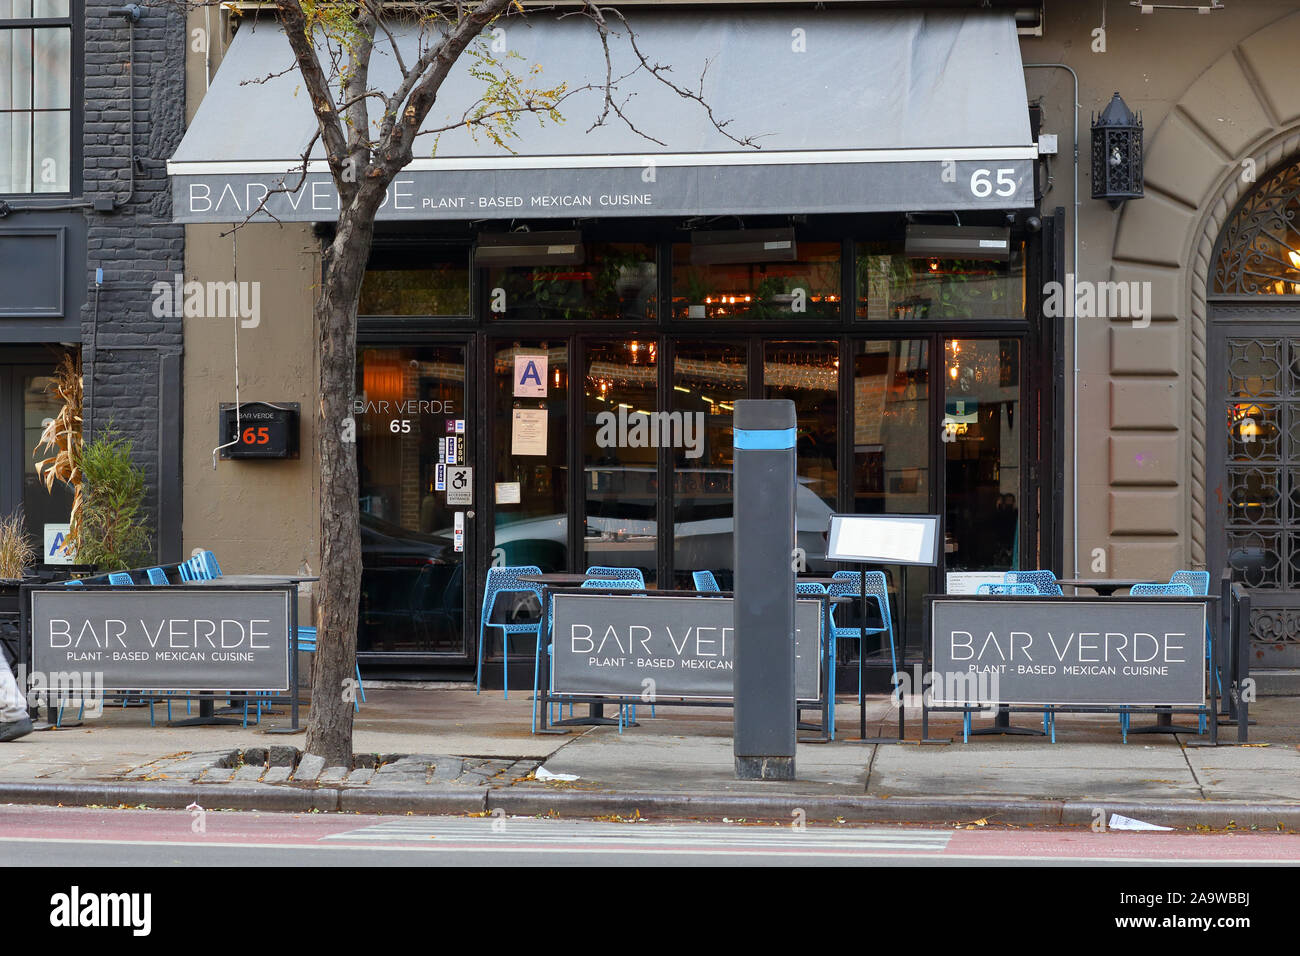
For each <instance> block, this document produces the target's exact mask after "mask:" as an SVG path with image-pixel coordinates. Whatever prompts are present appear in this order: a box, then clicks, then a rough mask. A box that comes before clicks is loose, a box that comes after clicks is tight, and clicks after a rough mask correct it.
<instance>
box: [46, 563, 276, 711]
mask: <svg viewBox="0 0 1300 956" xmlns="http://www.w3.org/2000/svg"><path fill="white" fill-rule="evenodd" d="M291 593H292V592H291V590H290V589H288V588H286V589H283V590H274V589H264V590H263V589H259V590H235V589H231V588H202V587H189V586H186V587H170V588H162V587H159V588H147V589H144V588H142V589H138V590H137V589H128V588H112V589H109V590H94V589H88V588H87V589H83V588H77V589H75V590H73V589H67V590H65V589H58V590H41V591H32V592H31V618H30V620H31V634H32V670H33V671H40V672H44V673H51V674H53V673H62V672H71V671H78V672H82V673H85V672H94V673H96V674H102V675H103V678H102V681H101V683H102V685H103V687H104V688H105V689H107V690H188V689H202V690H248V691H257V690H263V691H277V690H278V691H283V690H288V688H289V626H290V620H291V617H290V607H289V600H290V594H291Z"/></svg>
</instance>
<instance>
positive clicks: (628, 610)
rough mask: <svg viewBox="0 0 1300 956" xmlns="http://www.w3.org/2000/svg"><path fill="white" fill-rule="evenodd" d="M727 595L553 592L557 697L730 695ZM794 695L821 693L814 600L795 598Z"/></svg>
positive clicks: (806, 697) (818, 613) (818, 607)
mask: <svg viewBox="0 0 1300 956" xmlns="http://www.w3.org/2000/svg"><path fill="white" fill-rule="evenodd" d="M731 602H732V599H731V598H728V597H716V598H704V597H640V596H632V595H626V596H623V595H603V594H591V595H584V594H556V595H555V596H554V597H553V598H552V605H553V610H554V612H555V617H554V632H553V633H554V635H555V637H554V648H553V655H554V656H553V661H554V671H553V673H554V680H553V683H552V687H553V690H554V692H555V693H557V694H582V695H592V696H609V697H640V696H641V695H642V694H644V693H646V692H647V690H649V687H650V685H648V684H647V683H646V681H647V680H649V681H653V691H652V693H653V694H654V695H656V696H658V697H663V698H668V697H683V698H708V699H715V698H716V699H722V700H728V699H730V698H731V697H732V679H733V675H734V668H735V640H734V637H733V635H734V633H735V632H734V624H733V622H734V611H733V610H732V606H731ZM795 624H796V633H795V635H794V654H795V696H796V698H797V699H798V700H802V701H813V700H818V699H819V698H820V696H821V694H820V690H819V688H820V686H821V667H820V659H819V650H820V647H821V626H822V603H821V602H820V601H808V600H801V601H796V602H795Z"/></svg>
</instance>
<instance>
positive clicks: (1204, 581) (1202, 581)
mask: <svg viewBox="0 0 1300 956" xmlns="http://www.w3.org/2000/svg"><path fill="white" fill-rule="evenodd" d="M1169 583H1170V584H1186V585H1187V586H1188V587H1190V588H1191V589H1192V594H1193V595H1197V594H1199V595H1202V596H1204V595H1207V594H1209V593H1210V572H1209V571H1175V572H1174V573H1173V574H1171V575H1169Z"/></svg>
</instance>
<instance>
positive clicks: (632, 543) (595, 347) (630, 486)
mask: <svg viewBox="0 0 1300 956" xmlns="http://www.w3.org/2000/svg"><path fill="white" fill-rule="evenodd" d="M583 408H584V418H585V421H584V422H583V442H584V447H583V488H584V495H583V497H584V500H585V503H586V507H585V512H586V513H585V516H584V531H583V552H584V561H585V564H584V565H583V567H591V566H592V565H601V566H604V567H632V568H640V569H641V574H642V577H643V578H644V579H645V582H646V583H647V584H651V583H653V582H654V581H655V579H656V577H657V576H658V559H657V557H656V556H657V554H658V540H659V539H658V528H659V525H658V521H657V505H658V493H659V475H658V447H657V446H658V444H659V442H658V441H655V442H654V444H653V445H652V444H651V441H652V439H655V438H662V437H663V436H662V434H660V435H657V436H656V435H655V434H654V433H653V429H654V424H653V423H654V421H655V420H656V419H654V418H652V417H649V416H651V415H653V413H655V412H656V411H657V409H658V408H659V405H658V345H657V344H656V342H655V341H654V340H653V339H649V340H647V339H633V338H622V339H605V340H598V341H594V342H591V343H589V344H588V346H587V367H586V378H585V381H584V383H583Z"/></svg>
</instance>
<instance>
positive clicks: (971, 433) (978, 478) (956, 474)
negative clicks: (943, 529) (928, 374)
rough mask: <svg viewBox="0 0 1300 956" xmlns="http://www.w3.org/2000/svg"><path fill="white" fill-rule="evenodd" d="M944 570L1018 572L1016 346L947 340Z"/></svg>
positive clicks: (1021, 416)
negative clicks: (945, 554) (1014, 570)
mask: <svg viewBox="0 0 1300 956" xmlns="http://www.w3.org/2000/svg"><path fill="white" fill-rule="evenodd" d="M944 353H945V354H944V415H943V423H942V434H941V435H940V438H941V440H942V441H943V448H944V454H945V458H946V468H947V501H946V502H945V508H946V519H945V521H946V524H947V540H946V541H945V542H944V550H945V552H946V553H947V568H948V570H949V571H958V570H960V571H1006V570H1011V569H1013V568H1017V567H1019V566H1020V500H1019V499H1020V429H1021V426H1022V424H1023V419H1024V404H1023V403H1022V402H1021V400H1020V341H1019V340H1018V339H947V340H946V341H945V342H944Z"/></svg>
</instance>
